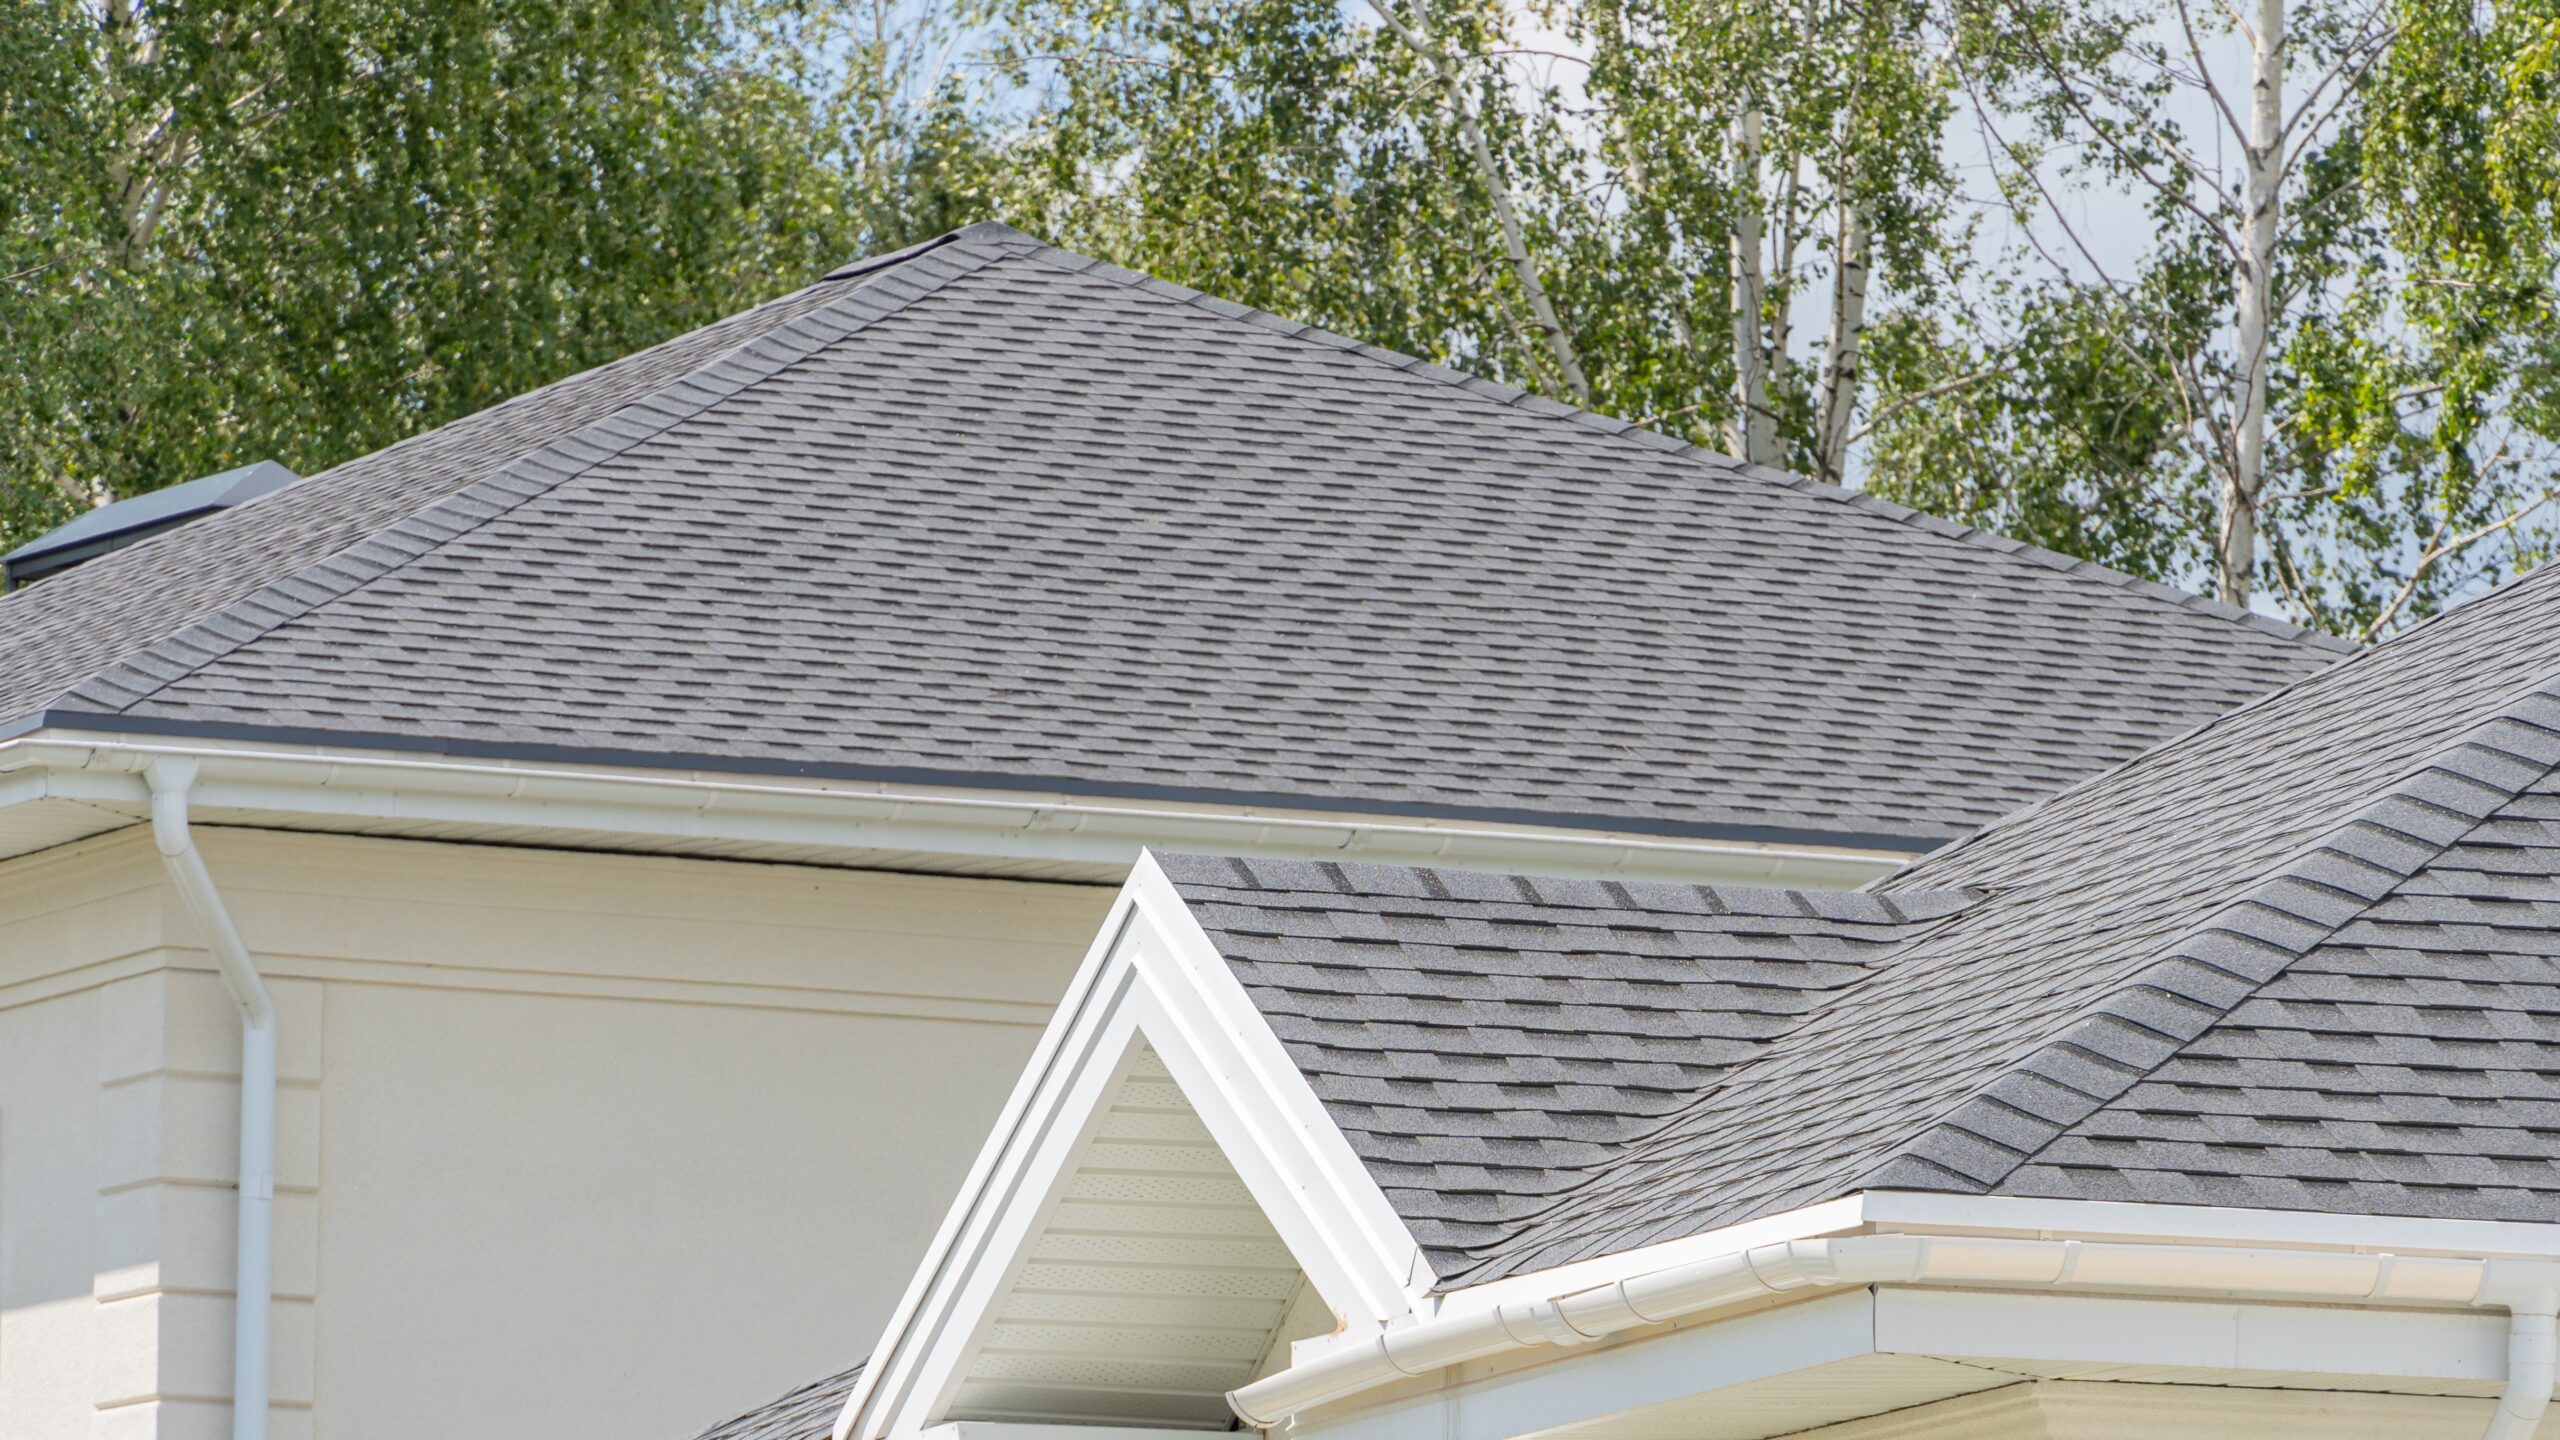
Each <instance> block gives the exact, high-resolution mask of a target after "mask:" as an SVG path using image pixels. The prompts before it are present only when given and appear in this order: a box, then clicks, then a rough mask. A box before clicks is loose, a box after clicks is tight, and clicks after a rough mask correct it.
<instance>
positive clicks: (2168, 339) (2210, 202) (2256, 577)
mask: <svg viewBox="0 0 2560 1440" xmlns="http://www.w3.org/2000/svg"><path fill="white" fill-rule="evenodd" d="M2544 8H2546V9H2547V7H2544ZM2535 9H2536V7H2535V6H2534V5H2532V4H2530V3H2529V4H2527V5H2524V6H2510V7H2502V8H2498V9H2494V10H2493V9H2491V8H2489V7H2487V6H2470V5H2464V4H2454V3H2441V0H2336V3H2326V0H2253V3H2251V4H2250V6H2249V8H2247V9H2245V10H2242V9H2235V8H2229V7H2227V6H2217V7H2213V8H2204V7H2202V6H2201V5H2200V3H2199V0H2173V8H2172V10H2171V11H2170V12H2169V13H2168V14H2167V16H2166V17H2163V18H2158V19H2154V18H2152V17H2150V16H2148V15H2147V14H2144V13H2142V12H2137V11H2132V10H2126V11H2104V10H2096V11H2091V10H2080V11H2073V10H2069V9H2065V8H2060V7H2030V6H2027V5H2024V4H2004V5H1997V6H1987V7H1984V8H1981V9H1977V10H1973V11H1970V12H1965V13H1964V15H1963V21H1964V23H1969V24H1972V25H1975V26H1978V27H1980V30H1981V34H1982V36H1983V42H1984V43H1982V44H1979V45H1976V46H1969V47H1965V48H1964V49H1963V50H1962V51H1961V52H1960V53H1961V54H1962V55H1964V56H1966V57H1968V60H1967V64H1968V65H1969V70H1968V73H1967V76H1966V84H1967V91H1968V100H1969V102H1970V104H1971V108H1972V113H1973V118H1974V119H1975V121H1976V122H1977V123H1978V124H1979V126H1980V127H1981V130H1982V132H1983V133H1984V135H1985V136H1986V137H1988V139H1989V142H1990V143H1989V144H1988V146H1987V149H1988V151H1989V153H1990V155H1991V157H1992V159H1993V161H1994V163H1995V165H1997V166H1999V167H2001V168H2002V169H2003V170H2004V174H2003V177H2002V178H2003V180H2004V184H2005V193H2006V194H2007V196H2008V197H2009V199H2010V200H2011V201H2012V202H2013V203H2014V205H2015V207H2016V210H2017V212H2018V213H2019V214H2021V215H2022V216H2025V217H2027V218H2026V220H2025V222H2024V225H2025V230H2026V233H2027V234H2028V236H2029V244H2030V245H2031V246H2032V247H2034V248H2035V249H2036V251H2037V252H2038V256H2039V258H2040V259H2041V260H2042V261H2043V262H2044V268H2045V270H2046V271H2047V278H2046V282H2045V284H2046V286H2047V288H2049V289H2052V288H2057V287H2058V289H2059V290H2063V291H2078V292H2081V293H2082V294H2083V295H2084V296H2085V297H2087V298H2085V299H2083V300H2080V301H2075V302H2071V303H2069V304H2068V305H2066V306H2064V307H2063V308H2066V309H2068V310H2069V311H2070V312H2071V313H2074V314H2076V315H2078V316H2080V317H2081V318H2082V319H2083V320H2085V321H2086V322H2087V323H2088V324H2089V325H2090V326H2091V327H2092V329H2091V331H2090V332H2089V334H2090V338H2091V339H2093V340H2095V341H2097V342H2098V343H2103V344H2104V345H2106V346H2107V347H2109V348H2110V349H2111V350H2113V351H2115V352H2117V355H2118V357H2119V359H2120V361H2121V364H2120V366H2119V367H2118V368H2119V370H2120V374H2119V376H2118V379H2119V380H2120V381H2122V382H2124V383H2129V384H2138V385H2142V386H2144V387H2146V388H2155V389H2157V390H2159V391H2161V392H2162V395H2161V398H2160V400H2159V401H2158V402H2145V405H2144V407H2143V408H2145V409H2146V410H2150V411H2153V412H2157V411H2159V410H2162V409H2166V410H2172V411H2174V412H2175V413H2176V415H2177V419H2176V421H2175V423H2173V424H2171V425H2169V426H2167V427H2165V428H2163V429H2162V430H2160V431H2158V432H2156V434H2155V436H2154V440H2155V442H2156V445H2157V449H2156V450H2155V451H2154V452H2153V453H2152V454H2151V455H2150V456H2148V457H2146V458H2144V459H2142V460H2140V461H2138V462H2137V464H2136V468H2137V469H2142V470H2147V471H2149V472H2150V481H2151V484H2152V485H2153V486H2154V487H2155V488H2156V489H2157V490H2159V491H2160V492H2162V494H2161V499H2160V506H2159V509H2160V514H2161V517H2162V519H2163V522H2164V523H2167V524H2171V525H2175V524H2179V523H2188V524H2193V525H2195V526H2196V527H2197V528H2198V530H2199V531H2200V532H2201V533H2200V535H2199V538H2198V549H2199V551H2200V555H2201V567H2200V568H2201V569H2202V570H2203V572H2204V574H2205V575H2206V576H2207V577H2208V578H2209V579H2210V581H2211V583H2212V586H2213V588H2214V590H2215V591H2216V592H2217V593H2218V594H2219V595H2220V597H2221V598H2222V599H2224V600H2225V601H2226V602H2229V603H2232V604H2242V605H2245V604H2249V603H2252V602H2253V601H2258V600H2260V599H2261V597H2264V598H2265V600H2266V601H2267V602H2268V603H2272V604H2274V605H2277V606H2279V607H2280V608H2285V609H2289V610H2290V611H2292V612H2293V613H2294V614H2296V615H2298V616H2299V617H2301V618H2303V619H2305V620H2306V621H2309V622H2311V623H2314V624H2320V625H2325V626H2328V627H2331V628H2334V629H2338V630H2340V631H2343V632H2345V633H2349V634H2356V635H2364V636H2371V635H2376V634H2379V633H2381V632H2383V631H2385V630H2387V629H2389V628H2391V627H2393V626H2395V625H2397V624H2401V623H2405V622H2406V621H2407V620H2410V619H2413V618H2416V617H2418V616H2422V615H2424V614H2426V613H2429V612H2431V611H2432V610H2433V609H2435V608H2438V607H2440V606H2441V605H2442V604H2444V603H2447V602H2448V601H2449V600H2451V599H2453V598H2457V597H2458V596H2459V595H2460V594H2461V593H2464V591H2465V590H2466V588H2469V587H2473V586H2476V585H2478V584H2480V583H2483V582H2485V581H2487V580H2490V579H2494V578H2496V577H2497V576H2499V575H2502V574H2506V573H2512V572H2513V571H2514V570H2515V569H2517V568H2520V567H2522V566H2525V565H2529V564H2531V563H2533V562H2534V561H2535V560H2536V559H2538V558H2539V556H2540V554H2541V553H2542V551H2543V549H2544V548H2545V547H2546V546H2547V543H2548V536H2549V524H2548V520H2549V514H2548V511H2549V507H2550V506H2551V504H2552V501H2553V499H2554V489H2553V487H2554V484H2555V482H2560V445H2555V440H2560V426H2555V424H2554V423H2553V422H2554V419H2555V418H2560V417H2555V415H2554V412H2553V411H2552V410H2551V407H2550V406H2549V403H2548V400H2547V398H2546V397H2547V395H2548V391H2549V387H2550V384H2551V380H2550V371H2551V366H2550V362H2549V355H2548V349H2549V346H2548V341H2547V338H2545V337H2547V336H2548V334H2549V333H2550V330H2549V326H2550V323H2551V320H2552V318H2553V317H2552V315H2551V312H2550V302H2549V297H2550V295H2551V293H2552V285H2551V282H2552V280H2553V279H2554V275H2553V272H2552V252H2551V248H2550V246H2549V243H2548V240H2547V238H2545V237H2547V235H2548V232H2549V225H2548V215H2549V196H2548V185H2547V183H2546V182H2545V181H2544V180H2543V179H2542V178H2541V177H2543V176H2545V175H2547V174H2548V171H2549V163H2548V156H2547V153H2546V154H2544V155H2542V156H2539V157H2535V156H2532V155H2530V154H2529V153H2528V150H2527V142H2526V140H2525V137H2526V136H2527V135H2529V134H2531V133H2533V127H2534V126H2535V125H2536V124H2538V123H2547V116H2548V114H2549V111H2550V106H2551V98H2552V97H2551V93H2550V92H2551V81H2550V77H2549V74H2548V71H2547V70H2545V69H2542V68H2539V66H2540V64H2541V62H2540V61H2538V60H2537V59H2536V56H2537V55H2539V54H2541V53H2545V52H2544V51H2543V50H2541V49H2539V48H2538V47H2541V46H2546V45H2547V43H2548V36H2549V34H2550V30H2549V26H2550V25H2551V23H2552V20H2551V17H2550V15H2549V14H2547V13H2545V14H2537V13H2534V12H2535ZM1986 57H1987V58H1986ZM2538 117H2540V118H2538ZM2093 192H2096V193H2099V194H2105V193H2108V192H2112V193H2114V194H2118V195H2122V196H2126V197H2130V198H2131V199H2132V200H2133V201H2134V202H2136V203H2135V204H2131V205H2118V206H2117V207H2116V212H2117V213H2118V214H2120V215H2126V216H2132V215H2142V216H2145V217H2146V219H2147V225H2148V228H2149V232H2150V233H2149V234H2148V235H2147V237H2146V243H2145V244H2144V245H2143V246H2141V247H2140V248H2138V249H2136V250H2134V252H2133V253H2132V254H2130V255H2127V254H2126V253H2125V248H2126V247H2123V246H2121V245H2120V244H2119V245H2116V246H2114V247H2112V248H2110V247H2109V246H2108V245H2107V244H2106V242H2105V238H2102V237H2094V236H2091V235H2089V234H2086V233H2082V228H2081V227H2082V226H2084V225H2085V223H2086V222H2085V219H2084V220H2082V221H2079V222H2075V221H2074V220H2073V218H2072V216H2073V213H2074V212H2075V211H2079V212H2080V213H2082V214H2083V215H2084V216H2085V214H2086V213H2087V210H2088V208H2089V204H2090V202H2089V198H2088V197H2089V196H2090V194H2091V193H2093ZM2216 288H2218V289H2219V291H2220V298H2219V300H2218V301H2215V300H2212V299H2209V298H2206V297H2207V296H2209V294H2210V292H2211V291H2212V290H2213V289H2216ZM1995 473H1996V472H1995ZM2181 491H2184V492H2186V493H2187V494H2188V495H2191V496H2192V497H2193V498H2192V500H2189V499H2185V498H2182V496H2181V495H2180V494H2179V493H2178V492H2181ZM2181 510H2184V511H2185V512H2186V515H2185V517H2184V518H2183V521H2182V517H2181V516H2180V514H2179V512H2180V511H2181ZM2270 582H2272V583H2270Z"/></svg>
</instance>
